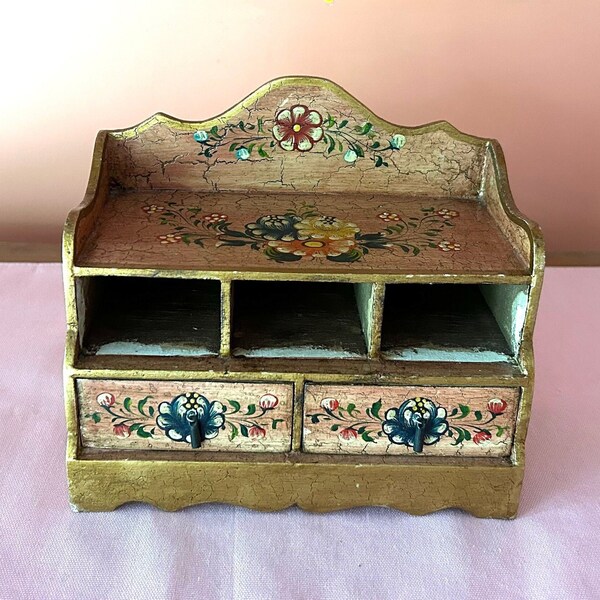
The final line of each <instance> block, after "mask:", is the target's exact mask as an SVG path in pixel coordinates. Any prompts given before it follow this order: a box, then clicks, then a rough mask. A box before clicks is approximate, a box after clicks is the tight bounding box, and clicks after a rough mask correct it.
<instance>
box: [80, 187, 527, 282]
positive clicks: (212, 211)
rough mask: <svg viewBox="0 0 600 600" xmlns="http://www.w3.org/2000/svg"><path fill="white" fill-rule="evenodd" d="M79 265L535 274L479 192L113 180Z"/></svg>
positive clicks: (217, 273) (215, 271)
mask: <svg viewBox="0 0 600 600" xmlns="http://www.w3.org/2000/svg"><path fill="white" fill-rule="evenodd" d="M75 267H76V268H77V269H78V270H80V271H81V274H86V273H93V272H94V271H96V270H98V269H111V270H114V269H129V270H136V271H138V272H139V271H140V270H142V271H143V270H149V271H153V272H155V271H169V270H177V271H182V270H183V271H186V270H187V271H194V272H197V271H202V272H203V273H204V274H205V275H206V276H208V277H211V276H212V277H215V278H222V277H227V276H228V274H229V275H231V274H235V277H236V278H245V277H247V278H259V277H260V276H261V275H262V274H269V278H274V277H277V278H282V279H286V278H294V277H299V278H301V277H302V276H303V275H304V274H306V275H308V274H315V273H318V274H319V275H320V276H321V277H323V278H327V277H328V276H330V275H333V276H335V277H334V278H338V277H340V276H342V278H344V276H345V278H347V279H349V280H352V279H353V278H358V279H360V278H373V279H378V280H384V281H386V280H388V281H394V280H397V279H403V278H405V277H406V276H407V275H411V276H415V277H416V278H419V277H421V276H432V278H435V277H440V278H446V277H449V278H456V277H461V276H466V277H474V278H480V279H483V280H487V279H490V280H494V279H496V280H498V279H500V280H502V279H506V280H507V282H508V281H509V280H510V281H514V280H515V279H519V278H522V279H526V278H527V277H528V276H529V274H530V269H529V266H528V265H527V264H526V262H525V260H524V258H522V257H521V256H520V255H519V254H518V253H517V251H516V250H515V248H514V244H512V243H511V241H510V240H509V239H508V238H507V237H506V235H505V234H504V233H503V231H502V230H501V229H500V227H499V226H498V224H497V222H496V220H495V219H494V216H493V215H492V214H491V213H490V211H489V210H488V208H487V206H486V204H485V203H483V202H480V201H478V200H475V199H471V200H466V199H452V198H430V197H410V196H396V195H389V194H388V195H386V194H377V193H374V194H370V195H366V194H364V193H308V192H303V193H290V192H282V193H266V192H248V193H242V192H225V191H221V192H217V193H214V192H194V191H186V190H130V191H122V190H119V189H116V190H112V191H111V192H110V194H109V195H108V197H107V198H106V200H105V201H104V205H103V206H102V210H101V211H100V213H99V215H98V217H97V219H96V221H95V223H94V228H93V232H92V233H91V234H90V235H89V237H88V239H87V241H86V242H85V243H84V244H83V246H82V248H81V251H80V252H79V253H78V255H77V256H76V257H75Z"/></svg>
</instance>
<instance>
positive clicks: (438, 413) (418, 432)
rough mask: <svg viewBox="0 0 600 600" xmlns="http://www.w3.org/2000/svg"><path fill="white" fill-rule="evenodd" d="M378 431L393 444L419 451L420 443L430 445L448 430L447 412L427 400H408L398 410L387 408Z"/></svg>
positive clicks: (420, 449)
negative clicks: (381, 431) (380, 429)
mask: <svg viewBox="0 0 600 600" xmlns="http://www.w3.org/2000/svg"><path fill="white" fill-rule="evenodd" d="M381 428H382V430H383V433H385V434H386V435H387V436H388V438H389V440H390V442H392V444H403V445H404V446H409V447H412V448H414V451H415V452H421V451H422V450H423V444H425V445H426V446H431V445H432V444H435V443H436V442H439V440H440V438H441V437H442V435H443V434H444V433H446V431H448V421H446V409H445V408H443V407H441V406H436V405H435V404H434V403H433V402H432V401H431V400H429V398H411V399H410V400H405V401H404V402H403V403H402V404H401V405H400V407H399V408H390V409H389V410H388V411H387V412H386V413H385V421H383V423H382V425H381Z"/></svg>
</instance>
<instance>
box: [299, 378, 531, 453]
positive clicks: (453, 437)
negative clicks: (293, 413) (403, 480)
mask: <svg viewBox="0 0 600 600" xmlns="http://www.w3.org/2000/svg"><path fill="white" fill-rule="evenodd" d="M304 392H305V393H304V434H303V449H304V451H305V452H314V453H328V454H387V455H403V454H405V455H412V454H414V452H422V453H423V454H424V455H429V456H471V457H502V456H508V455H509V454H510V451H511V448H512V439H513V434H514V427H515V418H516V414H517V408H518V402H519V397H520V388H499V387H482V388H475V387H423V386H386V387H384V386H372V385H355V386H350V385H316V384H315V385H311V384H308V385H306V386H305V388H304ZM420 444H422V449H420V448H419V445H420ZM415 446H416V447H415Z"/></svg>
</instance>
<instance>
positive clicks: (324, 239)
mask: <svg viewBox="0 0 600 600" xmlns="http://www.w3.org/2000/svg"><path fill="white" fill-rule="evenodd" d="M149 208H150V207H148V206H144V207H142V210H144V211H145V212H147V213H148V214H149V215H151V214H152V213H151V211H150V210H149ZM200 212H201V209H200V208H199V207H195V208H189V207H185V206H178V205H177V204H175V203H174V202H170V203H168V205H167V207H166V208H165V209H164V210H163V211H162V212H160V219H161V220H160V222H161V224H163V225H169V226H170V227H171V228H172V231H171V232H170V233H168V234H166V235H160V236H157V237H158V241H159V242H160V243H161V244H174V243H177V242H183V243H185V244H191V243H194V244H197V245H199V246H204V243H205V241H206V240H207V239H208V238H210V237H212V238H213V239H215V243H216V245H217V246H249V247H250V248H251V249H253V250H258V251H262V252H263V253H264V255H265V256H266V257H267V258H269V259H271V260H275V261H276V262H293V261H298V260H301V259H302V258H304V257H307V258H310V259H317V258H325V259H327V260H330V261H334V262H355V261H357V260H361V259H362V258H364V256H365V255H366V254H368V253H369V251H370V250H381V249H387V250H388V251H393V250H394V249H397V250H399V251H401V252H403V253H405V254H410V255H413V256H416V255H417V254H419V253H420V252H421V251H422V250H423V249H425V248H437V249H439V250H441V251H443V252H449V251H454V252H456V251H459V250H460V245H459V244H457V243H454V242H448V241H445V240H442V241H438V238H439V237H440V235H441V233H442V231H443V230H444V229H445V228H446V227H452V226H453V222H452V221H453V220H454V219H456V218H458V216H459V215H458V213H457V212H456V211H447V210H446V209H441V210H438V211H436V209H435V208H433V207H428V208H422V209H421V210H420V214H419V215H408V214H407V215H404V214H399V213H392V212H387V211H386V212H382V213H380V214H379V215H378V216H379V218H380V219H381V221H383V222H384V223H385V224H386V226H385V227H384V228H383V229H381V230H380V231H377V232H373V233H363V232H362V231H361V230H360V228H359V227H358V226H357V225H356V223H351V222H349V221H344V220H343V219H340V218H338V217H336V216H331V215H324V214H322V213H320V212H319V211H317V209H316V208H315V207H313V206H310V205H306V206H304V207H303V208H302V209H301V210H299V211H298V210H297V209H289V210H287V211H286V212H285V213H284V214H279V215H264V216H261V217H259V218H258V219H256V221H254V222H253V223H247V224H246V225H245V227H244V229H243V230H242V229H238V228H236V227H234V226H233V224H232V223H231V221H230V220H229V218H228V217H227V215H225V214H221V213H210V214H206V215H204V216H201V215H200V214H199V213H200ZM150 218H152V217H151V216H150Z"/></svg>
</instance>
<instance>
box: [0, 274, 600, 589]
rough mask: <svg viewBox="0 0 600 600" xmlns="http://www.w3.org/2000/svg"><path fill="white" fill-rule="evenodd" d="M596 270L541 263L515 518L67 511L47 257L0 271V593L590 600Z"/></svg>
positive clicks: (595, 560) (598, 334)
mask: <svg viewBox="0 0 600 600" xmlns="http://www.w3.org/2000/svg"><path fill="white" fill-rule="evenodd" d="M599 296H600V269H593V268H585V269H584V268H580V269H565V268H562V269H548V271H547V275H546V282H545V289H544V292H543V295H542V304H541V309H540V315H539V320H538V328H537V333H536V360H537V383H536V392H535V402H534V408H533V416H532V419H531V427H530V432H529V437H528V439H527V469H526V477H525V483H524V487H523V495H522V501H521V509H520V514H519V517H518V518H517V519H516V520H515V521H494V520H482V519H476V518H474V517H471V516H469V515H466V514H463V513H462V512H460V511H457V510H445V511H441V512H439V513H436V514H433V515H428V516H425V517H412V516H409V515H405V514H402V513H400V512H396V511H392V510H389V509H385V508H361V509H354V510H347V511H342V512H339V513H331V514H326V515H312V514H308V513H304V512H302V511H300V510H298V509H289V510H285V511H282V512H279V513H271V514H263V513H258V512H252V511H250V510H247V509H244V508H236V507H229V506H223V505H208V506H200V507H194V508H190V509H186V510H183V511H180V512H178V513H164V512H160V511H159V510H157V509H154V508H152V507H150V506H145V505H141V504H134V505H127V506H124V507H122V508H120V509H119V510H117V511H115V512H112V513H104V514H103V513H80V514H75V513H72V512H71V510H70V508H69V504H68V500H67V489H66V479H65V466H64V457H65V450H64V448H65V424H64V415H63V396H62V372H61V369H62V355H63V337H64V330H65V321H64V316H63V300H62V284H61V273H60V266H59V265H24V264H20V265H19V264H0V414H1V415H2V420H1V424H0V427H1V431H0V599H2V600H5V599H10V600H12V599H20V598H31V599H35V600H46V599H53V598H76V599H78V600H80V599H81V600H83V599H88V598H91V599H98V600H115V599H120V598H127V599H134V600H143V599H146V598H151V599H153V600H155V599H160V598H181V599H186V598H202V599H204V600H212V599H217V598H224V599H233V600H237V599H242V598H244V599H246V598H248V599H252V600H254V599H257V600H258V599H263V598H264V599H269V600H274V599H279V598H285V599H290V600H295V599H306V600H318V599H321V598H334V599H340V598H356V599H363V598H365V599H366V598H376V599H378V600H383V599H387V598H390V599H392V598H393V599H410V600H418V599H420V598H435V599H442V598H452V599H464V598H477V599H482V598H484V599H486V600H487V599H490V600H491V599H496V598H498V599H500V598H502V600H508V599H510V598H523V599H527V600H533V599H537V598H552V599H554V598H577V599H580V598H586V599H587V598H600V456H599V450H600V442H599V435H600V425H599V423H600V398H599V395H600V391H599V390H600V360H599V355H600V352H599V349H598V348H599V340H600V311H599V310H598V301H597V299H598V297H599Z"/></svg>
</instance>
